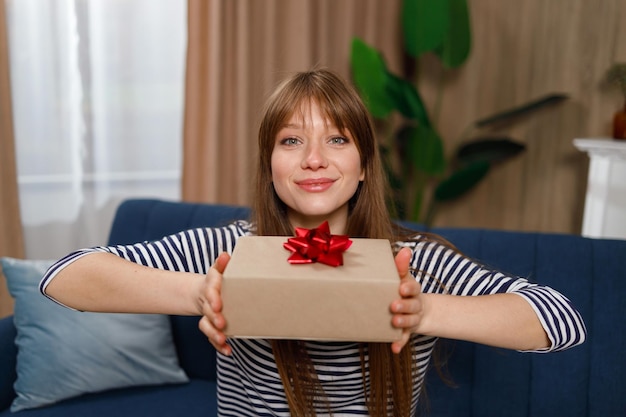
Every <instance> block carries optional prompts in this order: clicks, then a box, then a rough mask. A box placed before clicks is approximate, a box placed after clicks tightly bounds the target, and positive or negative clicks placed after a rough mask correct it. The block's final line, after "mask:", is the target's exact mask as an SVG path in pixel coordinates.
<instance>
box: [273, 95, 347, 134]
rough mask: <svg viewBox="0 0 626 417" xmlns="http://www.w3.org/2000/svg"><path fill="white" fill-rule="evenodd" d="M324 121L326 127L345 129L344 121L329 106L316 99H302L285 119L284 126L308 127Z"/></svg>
mask: <svg viewBox="0 0 626 417" xmlns="http://www.w3.org/2000/svg"><path fill="white" fill-rule="evenodd" d="M320 122H321V123H322V124H323V126H324V127H325V128H326V129H332V128H335V129H338V130H340V131H343V130H344V126H343V123H341V121H340V120H339V119H338V118H337V117H333V115H332V114H331V112H330V111H329V109H328V106H324V105H320V104H319V102H318V101H316V100H312V99H310V100H306V99H304V100H301V101H300V102H299V103H298V104H297V105H296V106H294V108H293V111H292V112H291V113H289V114H288V115H287V116H286V117H285V120H284V121H283V126H290V127H300V128H303V129H306V128H308V127H311V126H313V125H315V124H319V123H320Z"/></svg>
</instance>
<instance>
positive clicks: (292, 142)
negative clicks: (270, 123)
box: [279, 137, 300, 146]
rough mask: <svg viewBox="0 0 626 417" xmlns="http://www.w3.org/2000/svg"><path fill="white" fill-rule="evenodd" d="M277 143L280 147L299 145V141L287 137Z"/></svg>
mask: <svg viewBox="0 0 626 417" xmlns="http://www.w3.org/2000/svg"><path fill="white" fill-rule="evenodd" d="M279 143H280V144H281V145H287V146H295V145H297V144H299V143H300V139H298V138H294V137H288V138H285V139H282V140H281V141H280V142H279Z"/></svg>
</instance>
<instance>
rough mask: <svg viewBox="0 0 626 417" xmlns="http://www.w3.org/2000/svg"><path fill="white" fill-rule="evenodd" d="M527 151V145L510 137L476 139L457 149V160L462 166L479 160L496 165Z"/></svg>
mask: <svg viewBox="0 0 626 417" xmlns="http://www.w3.org/2000/svg"><path fill="white" fill-rule="evenodd" d="M525 149H526V145H524V144H523V143H519V142H515V141H514V140H512V139H510V138H508V137H502V138H476V139H473V140H472V141H471V142H467V143H464V144H463V145H461V146H460V147H459V148H458V149H457V151H456V160H457V162H458V163H459V164H460V165H465V164H469V163H471V162H474V161H479V160H483V161H488V162H492V163H495V162H501V161H504V160H507V159H509V158H512V157H514V156H516V155H517V154H519V153H521V152H523V151H524V150H525Z"/></svg>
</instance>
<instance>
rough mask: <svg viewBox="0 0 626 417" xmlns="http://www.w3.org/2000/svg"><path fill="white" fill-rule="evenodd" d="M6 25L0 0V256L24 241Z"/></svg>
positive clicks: (0, 283) (6, 310) (4, 304)
mask: <svg viewBox="0 0 626 417" xmlns="http://www.w3.org/2000/svg"><path fill="white" fill-rule="evenodd" d="M6 29H7V28H6V19H5V8H4V2H3V1H0V256H11V257H16V258H22V257H24V241H23V237H22V222H21V220H20V209H19V200H18V192H17V174H16V166H15V165H16V164H15V146H14V144H13V116H12V113H11V82H10V78H9V50H8V49H9V48H8V40H7V30H6ZM12 310H13V302H12V300H11V297H9V294H8V291H7V288H6V282H5V280H4V277H3V276H1V275H0V317H4V316H6V315H8V314H10V313H11V311H12Z"/></svg>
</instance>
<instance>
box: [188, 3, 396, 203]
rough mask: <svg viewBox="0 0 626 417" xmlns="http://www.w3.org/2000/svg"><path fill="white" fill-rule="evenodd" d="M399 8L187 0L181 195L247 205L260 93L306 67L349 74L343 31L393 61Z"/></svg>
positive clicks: (348, 40)
mask: <svg viewBox="0 0 626 417" xmlns="http://www.w3.org/2000/svg"><path fill="white" fill-rule="evenodd" d="M400 4H401V3H400V1H398V0H393V1H390V0H388V1H379V0H315V1H293V0H263V1H249V0H231V1H223V0H208V1H207V0H189V2H188V13H189V21H188V26H189V29H188V30H189V32H188V52H187V79H186V98H185V123H184V159H183V199H184V200H186V201H201V202H212V203H229V204H248V203H249V195H250V193H249V191H250V186H251V182H252V181H251V179H252V175H253V173H254V166H255V165H254V164H255V155H256V129H257V127H258V123H259V114H260V109H261V107H262V105H263V102H264V99H265V97H266V96H267V94H268V93H269V92H270V91H271V90H272V88H273V87H274V86H275V85H276V83H277V82H278V81H280V80H281V79H283V78H285V77H286V76H287V75H288V74H290V73H291V72H293V71H299V70H306V69H309V68H311V67H314V66H324V67H328V68H331V69H333V70H335V71H338V72H340V73H341V74H343V75H344V76H345V77H349V76H350V66H349V59H350V44H351V39H352V37H353V36H359V37H361V38H362V39H364V40H366V41H367V42H368V43H370V44H372V45H374V46H376V47H377V48H379V49H381V50H383V51H388V52H386V53H385V54H386V59H387V61H388V64H389V66H390V67H392V68H394V67H397V65H394V64H395V63H397V62H398V61H399V60H398V55H399V52H398V51H399V47H400V28H399V27H398V22H399V17H398V16H399V11H400ZM394 53H395V54H396V55H395V56H394Z"/></svg>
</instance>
